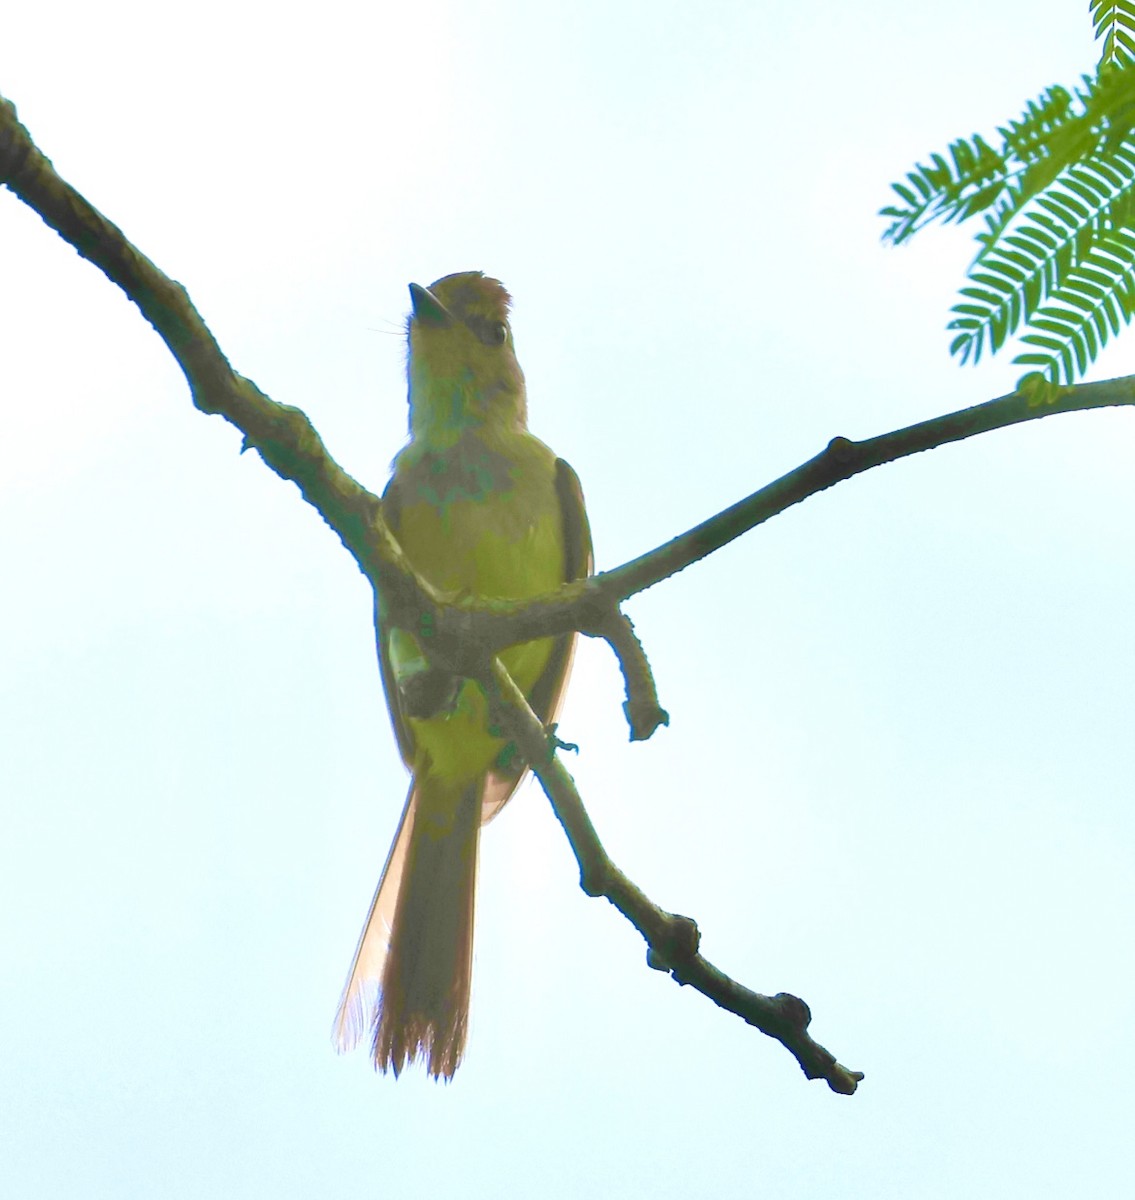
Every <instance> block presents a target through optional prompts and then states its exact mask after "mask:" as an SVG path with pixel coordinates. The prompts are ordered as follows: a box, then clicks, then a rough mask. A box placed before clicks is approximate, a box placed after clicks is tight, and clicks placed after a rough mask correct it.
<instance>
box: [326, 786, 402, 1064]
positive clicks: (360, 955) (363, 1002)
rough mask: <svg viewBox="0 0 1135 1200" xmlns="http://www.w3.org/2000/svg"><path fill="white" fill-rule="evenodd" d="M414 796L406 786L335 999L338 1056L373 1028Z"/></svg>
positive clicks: (333, 1037) (333, 1036)
mask: <svg viewBox="0 0 1135 1200" xmlns="http://www.w3.org/2000/svg"><path fill="white" fill-rule="evenodd" d="M416 803H417V792H416V791H415V788H414V784H413V783H412V782H411V784H410V792H409V794H408V795H407V797H406V803H405V805H404V806H403V808H402V817H401V819H400V820H399V822H398V832H397V833H396V834H395V835H394V841H393V842H392V843H391V846H390V853H389V854H388V855H387V856H386V865H385V866H384V867H383V868H382V875H381V876H380V878H379V881H378V887H377V888H375V892H374V899H373V900H372V901H371V902H370V911H369V912H368V913H367V919H366V922H365V924H364V925H363V931H362V933H361V934H360V935H359V944H358V946H357V947H356V948H355V957H354V961H353V962H352V963H351V969H350V971H349V972H348V974H347V982H346V983H345V984H344V985H343V995H342V996H341V997H340V999H339V1011H338V1012H337V1013H336V1014H335V1025H334V1029H333V1031H332V1040H333V1041H334V1043H335V1049H336V1050H338V1052H339V1053H340V1054H345V1053H346V1052H347V1051H348V1050H353V1049H354V1048H355V1047H356V1046H357V1045H358V1044H359V1042H361V1041H362V1039H363V1034H364V1033H365V1032H366V1031H367V1029H369V1028H370V1026H371V1025H372V1024H373V1018H372V1015H371V1014H372V1013H373V1012H374V1009H375V1006H376V1004H377V1003H378V996H379V983H380V980H381V979H382V970H383V966H384V965H385V963H386V957H387V952H388V949H389V945H390V931H391V929H392V927H393V925H394V912H395V908H396V906H397V903H398V893H399V891H400V889H401V884H402V875H403V872H404V871H405V866H406V857H407V854H408V853H409V849H410V835H411V832H412V830H413V828H414V809H415V807H416Z"/></svg>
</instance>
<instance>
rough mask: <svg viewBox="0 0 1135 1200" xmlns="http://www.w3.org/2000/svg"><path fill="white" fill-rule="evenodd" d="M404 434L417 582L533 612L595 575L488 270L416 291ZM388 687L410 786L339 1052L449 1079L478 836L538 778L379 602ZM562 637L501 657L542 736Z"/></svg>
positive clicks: (458, 1033) (560, 685) (577, 494)
mask: <svg viewBox="0 0 1135 1200" xmlns="http://www.w3.org/2000/svg"><path fill="white" fill-rule="evenodd" d="M410 299H411V312H410V315H409V317H408V319H407V322H406V329H407V344H408V354H407V379H408V398H409V409H410V438H409V441H408V442H407V444H406V445H405V446H404V447H403V448H402V450H401V451H400V452H399V453H398V455H397V456H396V458H395V460H394V464H393V473H392V475H391V478H390V482H389V484H388V485H387V487H386V490H385V491H384V492H383V495H382V514H383V518H384V520H385V522H386V524H387V526H388V528H389V529H390V531H391V533H392V534H393V535H394V537H395V539H396V540H397V541H398V543H399V544H400V546H401V547H402V550H403V552H404V553H405V555H406V557H407V559H408V561H409V562H410V564H411V565H412V566H413V567H414V569H415V570H416V571H417V572H418V573H419V574H420V575H421V576H423V577H424V578H425V579H426V580H427V581H428V582H429V583H431V584H432V585H433V586H434V587H435V588H438V589H440V590H442V591H445V592H450V593H455V594H457V595H458V596H463V597H472V598H484V599H490V598H493V599H504V600H524V599H529V598H532V597H535V596H539V595H542V594H546V593H549V592H554V591H555V590H556V589H557V588H559V587H560V586H561V585H562V584H564V583H566V582H570V581H572V580H575V579H580V578H583V577H585V576H587V575H589V574H590V573H591V570H592V563H593V556H592V544H591V532H590V527H589V524H588V520H587V514H586V510H585V507H584V501H583V492H582V489H581V487H580V483H579V479H578V477H577V476H576V474H575V472H574V471H573V470H572V468H571V467H570V466H568V464H567V463H566V462H564V460H563V459H561V458H558V457H557V456H556V455H555V453H554V452H553V451H552V450H550V449H549V448H548V447H547V446H546V445H545V444H544V443H543V442H542V441H540V440H539V439H538V438H537V437H535V436H534V435H533V434H531V433H530V432H529V431H528V405H527V392H526V386H525V380H524V374H523V372H522V371H521V369H520V364H519V363H518V362H517V358H516V350H515V346H514V343H513V335H512V329H511V326H510V324H509V311H510V307H511V303H512V298H511V297H510V295H509V293H508V292H507V290H506V289H505V287H504V285H503V284H502V283H501V282H500V281H499V280H497V279H493V278H490V277H489V276H486V275H485V274H484V273H483V272H481V271H463V272H459V273H457V274H453V275H446V276H445V277H444V278H442V279H438V280H436V281H435V282H434V283H432V284H430V286H429V287H428V288H427V287H422V286H420V285H419V284H416V283H412V284H410ZM375 631H376V640H377V644H378V657H379V664H380V668H381V676H382V683H383V687H384V690H385V693H386V700H387V705H388V708H389V710H390V717H391V722H392V724H393V726H394V733H395V737H396V739H397V742H398V747H399V750H400V752H401V755H402V758H403V761H404V762H405V764H406V765H407V767H408V768H409V769H410V772H411V775H412V778H411V781H410V788H409V793H408V795H407V797H406V801H405V805H404V807H403V810H402V816H401V819H400V821H399V823H398V829H397V832H396V834H395V836H394V841H393V843H392V844H391V847H390V852H389V854H388V855H387V859H386V865H385V866H384V868H383V871H382V875H381V878H380V879H379V883H378V887H377V889H376V891H375V894H374V899H373V901H372V902H371V906H370V911H369V913H368V915H367V919H366V922H365V924H364V926H363V931H362V934H361V936H360V938H359V943H358V947H357V949H356V951H355V957H354V961H353V962H352V964H351V969H350V972H349V973H348V976H347V981H346V984H345V985H344V988H343V994H342V997H341V999H340V1003H339V1010H338V1013H337V1015H336V1018H335V1025H334V1041H335V1043H336V1046H337V1048H338V1049H339V1050H340V1052H342V1051H345V1050H349V1049H352V1048H353V1047H354V1046H356V1045H358V1043H359V1042H360V1041H361V1040H362V1039H363V1037H364V1034H365V1033H367V1032H368V1031H369V1033H370V1037H371V1054H372V1057H373V1060H374V1065H375V1067H376V1069H378V1070H380V1071H382V1072H384V1073H385V1072H386V1071H392V1072H393V1073H394V1075H395V1077H397V1076H398V1074H399V1073H400V1072H401V1071H402V1070H403V1069H404V1068H405V1067H406V1066H407V1065H408V1064H409V1063H412V1062H415V1061H418V1060H422V1061H424V1063H425V1066H426V1070H427V1072H428V1073H429V1075H431V1076H432V1077H433V1078H435V1079H438V1080H445V1081H448V1080H451V1079H452V1078H453V1074H454V1072H455V1071H456V1070H457V1067H458V1065H459V1064H460V1062H461V1061H462V1058H463V1056H464V1053H465V1047H466V1042H467V1038H468V1031H469V999H470V990H471V982H472V966H473V914H474V900H475V894H476V877H477V857H478V844H479V839H480V828H481V826H482V825H483V824H484V823H485V822H487V821H489V820H490V819H491V818H492V817H494V816H495V815H496V814H497V813H498V812H499V811H500V810H501V808H502V807H503V806H504V805H505V803H506V802H507V801H508V800H509V799H510V798H511V796H512V795H513V794H514V792H515V791H516V789H517V787H518V786H519V785H520V783H521V782H522V780H523V779H524V777H525V775H526V774H527V768H526V766H525V764H524V763H523V762H522V761H521V760H520V758H519V756H518V754H517V751H516V748H515V746H514V745H512V744H511V743H509V742H508V741H507V739H506V738H505V737H503V736H502V735H501V732H500V730H499V728H497V727H496V726H493V725H492V723H491V721H490V717H489V710H488V702H487V699H486V697H485V694H484V691H483V689H482V687H481V685H480V684H479V683H477V682H476V681H474V680H471V679H462V678H458V677H454V676H452V675H450V674H448V673H447V672H445V671H444V670H443V669H440V668H438V667H435V666H433V665H432V664H430V662H429V661H428V658H427V656H426V654H425V653H424V652H423V647H422V644H421V642H420V641H419V639H418V637H417V635H416V633H415V632H414V631H412V630H406V629H403V628H401V627H398V626H394V625H393V624H392V623H391V622H390V620H389V619H388V616H387V612H386V608H385V606H384V603H383V596H382V589H381V587H380V588H378V589H376V598H375ZM575 641H576V635H575V634H574V633H571V634H563V635H558V636H555V637H546V638H540V639H538V640H536V641H531V642H526V643H523V644H521V645H516V646H511V647H509V648H507V649H505V650H503V651H501V653H500V657H501V660H502V661H503V663H504V665H505V667H506V668H507V669H508V671H509V673H510V674H511V675H512V677H513V679H514V680H515V681H516V683H517V685H518V686H519V687H520V689H521V690H522V691H523V692H524V694H525V696H526V697H527V699H528V702H529V704H530V705H531V706H532V709H533V711H534V712H535V713H536V715H537V716H538V717H539V718H540V720H541V721H543V722H544V723H545V725H549V726H550V725H552V724H554V722H555V720H556V715H557V713H558V710H559V707H560V704H561V701H562V699H563V696H564V691H565V688H566V685H567V680H568V675H569V673H570V670H571V664H572V658H573V655H574V650H575Z"/></svg>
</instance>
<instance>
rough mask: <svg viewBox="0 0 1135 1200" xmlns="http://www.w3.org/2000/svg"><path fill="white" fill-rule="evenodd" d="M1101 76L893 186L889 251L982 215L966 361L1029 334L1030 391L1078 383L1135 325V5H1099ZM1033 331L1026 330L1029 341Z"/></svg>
mask: <svg viewBox="0 0 1135 1200" xmlns="http://www.w3.org/2000/svg"><path fill="white" fill-rule="evenodd" d="M1091 12H1092V17H1093V20H1094V22H1095V26H1096V34H1097V37H1100V38H1102V39H1103V40H1104V48H1103V55H1102V57H1101V60H1100V63H1099V66H1098V67H1097V69H1096V73H1095V74H1094V75H1093V76H1085V77H1084V79H1083V84H1082V86H1081V87H1078V88H1074V89H1073V90H1072V91H1068V90H1067V89H1065V88H1062V87H1050V88H1048V89H1047V90H1046V91H1045V92H1043V93H1042V94H1041V95H1040V96H1039V97H1038V98H1037V99H1036V100H1033V101H1030V102H1029V103H1028V105H1027V106H1026V108H1025V111H1024V113H1023V114H1022V115H1021V116H1020V117H1019V118H1018V119H1017V120H1014V121H1010V122H1009V123H1008V124H1007V125H1006V126H1004V127H1002V128H999V129H998V131H997V134H998V137H997V139H996V140H995V141H994V142H993V144H991V143H990V141H987V140H985V139H983V138H982V137H981V136H980V135H977V134H975V135H974V136H973V137H972V138H968V139H966V138H961V139H959V140H958V141H955V142H953V143H952V144H951V145H950V146H949V148H948V149H947V151H946V152H945V154H935V155H932V156H931V159H930V162H929V164H919V165H918V166H916V167H915V169H914V170H913V171H911V172H909V173H908V175H907V177H906V179H905V180H904V181H903V182H902V183H896V184H893V185H892V187H893V189H894V191H895V193H896V195H897V197H898V201H899V203H896V204H893V205H890V206H888V207H887V208H884V209H883V210H882V214H881V215H883V216H885V217H888V218H890V225H889V227H888V228H887V230H886V232H885V233H884V235H883V236H884V240H886V241H889V242H891V243H893V244H896V245H897V244H899V243H901V242H904V241H906V240H907V239H909V238H911V237H913V235H914V234H915V233H917V232H918V231H919V230H920V229H922V228H924V227H925V226H927V225H929V224H931V223H933V222H935V221H942V222H943V223H948V222H951V221H959V222H960V221H964V220H967V219H969V218H971V217H975V216H978V215H981V216H982V219H983V223H984V228H983V229H982V231H981V232H980V233H978V234H977V243H978V252H977V255H976V257H975V258H974V260H973V263H972V264H971V266H970V268H969V272H968V278H967V280H966V285H965V286H964V287H963V288H962V289H961V300H960V301H959V303H958V304H956V305H955V306H954V308H953V310H952V313H953V319H952V320H951V321H950V323H949V326H948V328H949V329H950V330H951V331H952V332H953V333H954V338H953V341H952V342H951V343H950V352H951V353H952V354H955V355H957V356H958V358H959V359H960V360H961V361H962V362H963V363H964V362H975V363H976V362H977V361H978V360H979V359H980V358H981V356H982V354H983V353H984V352H986V351H988V352H989V353H996V351H998V350H999V349H1000V348H1001V347H1002V346H1003V345H1004V344H1005V342H1006V341H1007V340H1008V339H1009V338H1010V337H1013V336H1015V335H1017V334H1018V333H1020V340H1021V342H1023V343H1024V345H1025V350H1024V351H1023V352H1022V353H1021V354H1019V355H1018V356H1017V357H1016V358H1015V359H1014V360H1013V361H1014V362H1016V363H1020V364H1021V365H1022V366H1026V367H1029V368H1030V376H1026V379H1031V384H1030V386H1032V387H1034V388H1040V389H1042V391H1043V389H1045V388H1048V389H1051V388H1053V387H1056V386H1058V385H1062V384H1070V383H1073V382H1074V381H1075V380H1076V379H1078V378H1079V377H1081V376H1082V375H1083V374H1084V372H1085V371H1086V370H1087V369H1088V367H1089V366H1090V365H1091V363H1092V362H1093V361H1094V360H1095V358H1096V356H1097V355H1098V354H1099V352H1100V350H1102V349H1103V347H1104V346H1105V345H1106V344H1107V342H1108V340H1109V338H1111V337H1113V336H1114V335H1116V334H1117V333H1119V331H1120V330H1121V329H1122V328H1123V327H1124V326H1126V325H1127V324H1129V322H1130V321H1131V318H1132V316H1133V315H1135V0H1092V2H1091ZM1022 331H1023V332H1022Z"/></svg>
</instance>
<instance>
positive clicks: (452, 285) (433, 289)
mask: <svg viewBox="0 0 1135 1200" xmlns="http://www.w3.org/2000/svg"><path fill="white" fill-rule="evenodd" d="M410 299H411V302H412V304H413V310H412V311H411V313H410V316H409V319H408V320H407V322H406V332H407V340H408V344H409V353H408V360H407V375H408V377H409V384H410V429H411V432H412V433H413V435H414V437H415V438H421V439H423V440H426V441H429V442H432V443H442V444H443V443H446V442H450V441H452V440H454V439H455V438H457V437H459V436H460V435H461V432H462V431H463V430H465V429H467V428H469V427H470V426H477V425H481V426H487V427H489V428H492V427H500V428H508V429H517V428H519V429H523V428H524V427H525V424H526V421H527V401H526V397H525V390H524V373H523V372H522V371H521V369H520V364H519V363H518V362H517V361H516V352H515V350H514V349H513V344H512V330H511V329H510V328H509V324H508V309H509V304H510V303H511V297H510V296H509V294H508V292H507V291H505V288H504V285H503V284H501V283H500V282H499V281H498V280H496V279H490V278H489V277H488V276H486V275H484V274H482V272H480V271H462V272H461V273H459V274H457V275H446V276H445V277H444V278H443V279H439V280H437V282H436V283H432V284H430V286H429V287H428V288H424V287H422V286H420V285H419V284H416V283H412V284H410Z"/></svg>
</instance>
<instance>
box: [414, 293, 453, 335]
mask: <svg viewBox="0 0 1135 1200" xmlns="http://www.w3.org/2000/svg"><path fill="white" fill-rule="evenodd" d="M410 303H411V304H412V305H413V306H414V320H415V321H421V322H423V323H424V324H426V325H449V324H452V322H453V314H452V313H451V312H450V311H449V309H448V308H446V307H445V305H444V304H442V302H441V301H440V300H439V299H438V298H437V297H436V296H435V295H434V294H433V292H431V291H430V289H429V288H424V287H422V285H421V284H420V283H412V284H410Z"/></svg>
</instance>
